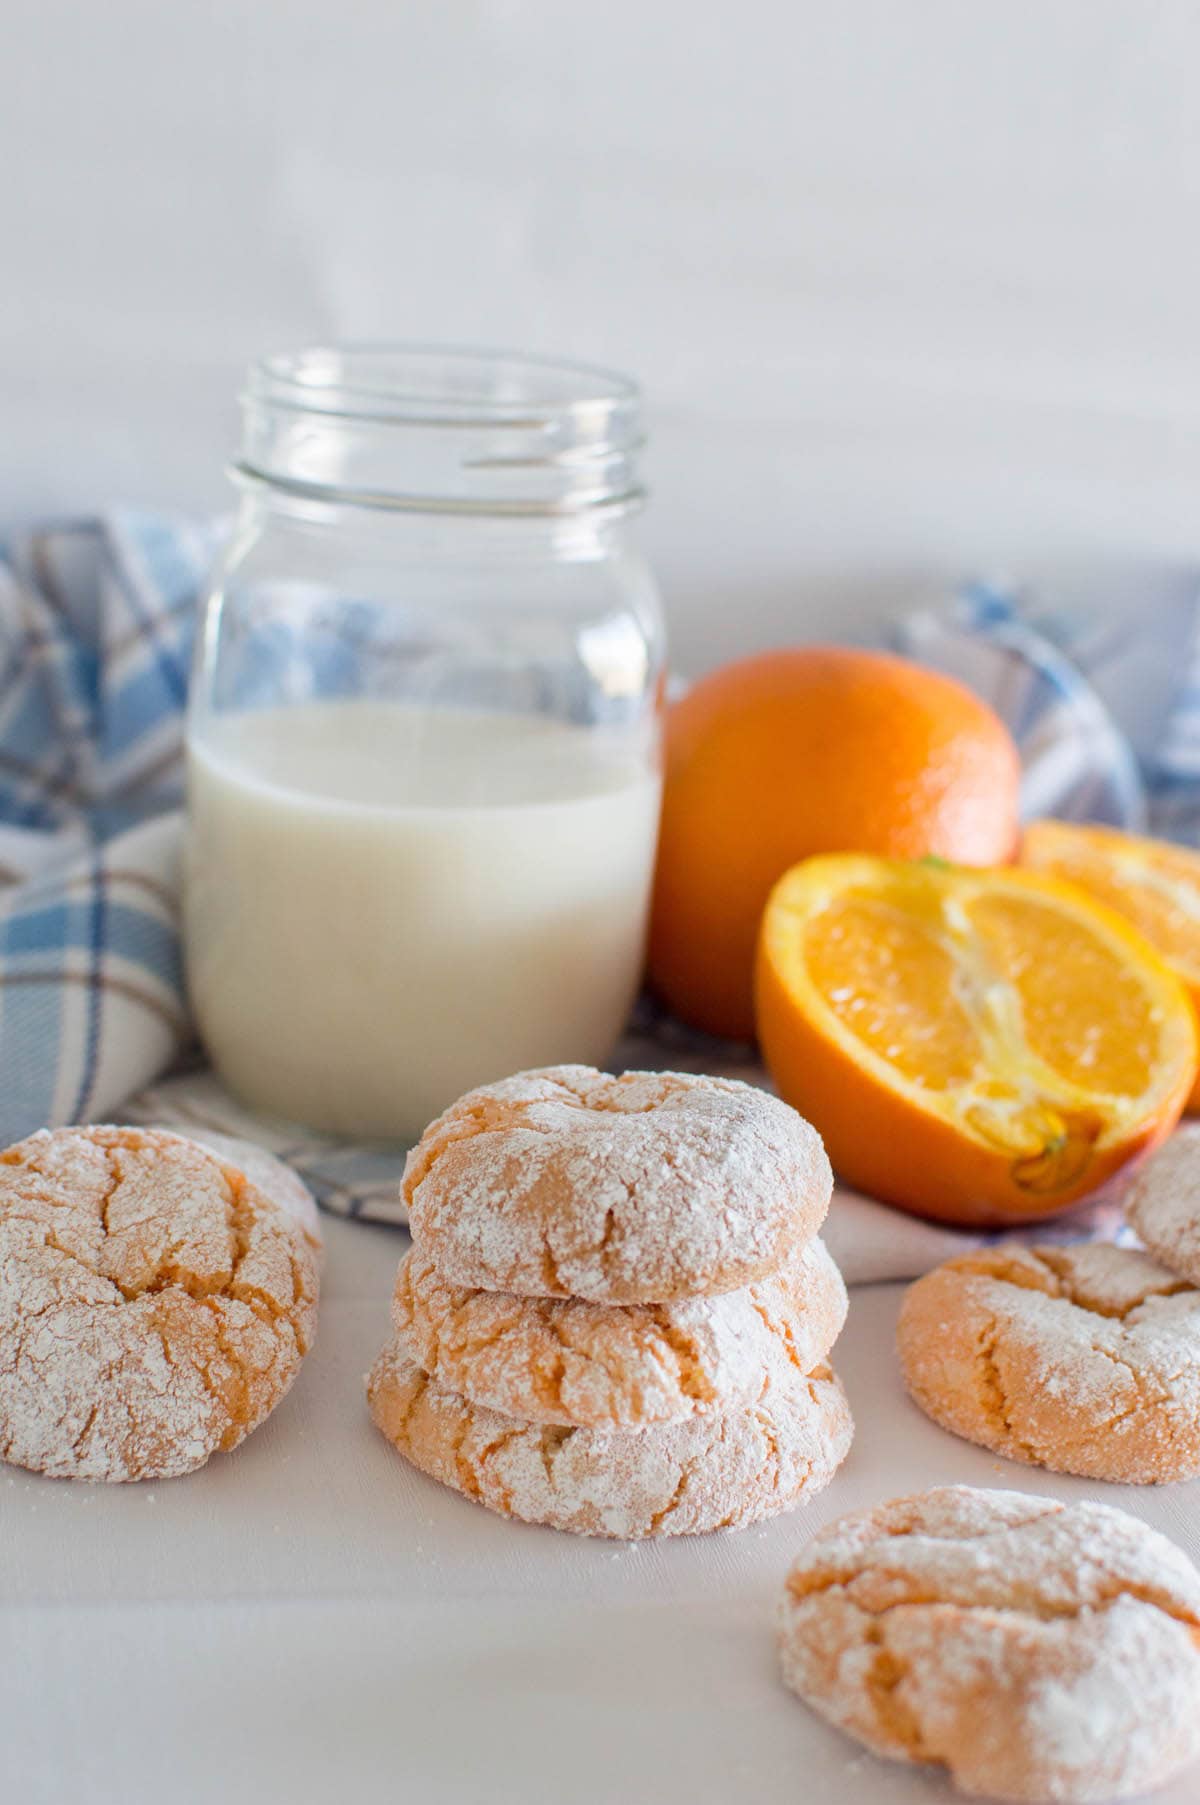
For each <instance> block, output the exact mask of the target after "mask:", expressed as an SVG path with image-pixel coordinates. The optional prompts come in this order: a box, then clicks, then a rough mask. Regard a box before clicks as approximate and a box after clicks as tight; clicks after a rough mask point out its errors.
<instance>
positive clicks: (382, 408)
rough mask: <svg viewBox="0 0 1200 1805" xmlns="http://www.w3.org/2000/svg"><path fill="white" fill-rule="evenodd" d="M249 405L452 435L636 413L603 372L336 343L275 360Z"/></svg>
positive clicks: (571, 364) (459, 352)
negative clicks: (258, 402)
mask: <svg viewBox="0 0 1200 1805" xmlns="http://www.w3.org/2000/svg"><path fill="white" fill-rule="evenodd" d="M249 389H250V393H251V395H253V396H254V397H256V398H259V399H268V398H269V399H270V400H271V402H272V403H273V405H275V406H278V407H287V406H291V407H295V408H299V409H301V410H303V411H304V412H306V413H322V414H333V415H336V416H338V417H340V418H343V419H350V420H370V421H372V422H373V423H375V424H380V425H382V424H384V423H386V422H387V421H389V420H390V421H395V422H396V423H397V424H399V425H407V424H412V423H419V424H422V425H436V424H438V423H439V422H444V423H445V424H446V425H452V426H470V425H475V424H478V425H480V426H488V425H497V424H504V425H519V424H523V423H529V424H534V423H539V424H543V423H545V422H546V420H547V419H548V418H550V417H552V416H555V415H559V414H566V413H571V412H573V411H575V410H576V409H587V410H588V411H589V412H590V411H592V410H603V409H615V408H621V409H627V408H630V407H633V408H635V409H636V408H637V407H638V406H639V405H640V402H641V390H640V389H639V387H638V384H637V383H636V382H635V381H634V380H633V379H632V377H629V376H624V375H622V374H621V373H620V372H619V371H617V370H611V369H608V368H605V367H604V366H602V365H599V364H591V363H579V362H576V361H574V360H572V359H565V358H557V357H541V356H536V355H531V354H529V353H527V352H523V351H510V350H505V349H501V348H491V347H488V346H481V345H480V346H474V345H464V346H460V345H437V344H428V343H415V342H414V343H407V342H403V341H400V342H391V341H388V340H370V339H364V340H342V341H336V340H335V341H331V342H329V343H324V344H312V345H305V346H302V347H301V348H300V349H299V350H296V351H279V352H272V353H270V354H268V355H267V356H265V357H260V358H257V359H255V361H254V362H253V363H252V364H251V366H250V371H249Z"/></svg>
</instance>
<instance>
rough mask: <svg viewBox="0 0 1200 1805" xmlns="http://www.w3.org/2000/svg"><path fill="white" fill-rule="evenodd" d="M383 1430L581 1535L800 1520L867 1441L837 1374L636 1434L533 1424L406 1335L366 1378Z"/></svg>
mask: <svg viewBox="0 0 1200 1805" xmlns="http://www.w3.org/2000/svg"><path fill="white" fill-rule="evenodd" d="M367 1398H368V1403H369V1405H370V1410H371V1416H372V1418H373V1419H374V1422H375V1424H376V1426H377V1428H378V1429H379V1430H380V1431H381V1432H382V1434H383V1435H384V1436H385V1437H386V1438H387V1440H388V1441H390V1442H391V1443H392V1445H393V1446H394V1447H395V1448H397V1449H398V1450H399V1452H400V1453H401V1454H403V1455H404V1456H405V1457H406V1458H407V1459H408V1460H410V1461H411V1462H412V1464H413V1465H414V1466H416V1467H419V1468H420V1470H421V1471H422V1472H423V1473H426V1474H428V1475H429V1477H430V1478H431V1479H436V1480H438V1481H439V1482H440V1483H441V1484H442V1485H446V1486H450V1487H451V1488H452V1489H453V1490H455V1491H458V1492H461V1493H462V1494H463V1496H464V1497H466V1498H471V1499H474V1501H475V1502H476V1503H478V1504H483V1505H485V1506H486V1507H487V1508H488V1509H489V1510H493V1511H496V1512H497V1513H498V1514H499V1515H501V1516H505V1517H520V1518H521V1519H522V1520H523V1521H525V1522H526V1523H543V1524H547V1525H549V1526H550V1527H551V1528H553V1529H564V1530H569V1531H571V1532H572V1533H573V1534H576V1535H593V1536H613V1537H617V1538H619V1539H621V1540H634V1539H637V1538H640V1537H644V1536H670V1535H700V1534H703V1533H705V1532H706V1531H708V1530H713V1529H735V1528H740V1527H742V1526H743V1525H744V1524H747V1523H756V1522H759V1521H761V1520H762V1519H763V1518H765V1517H772V1516H776V1515H778V1514H779V1513H780V1512H781V1511H785V1510H793V1509H794V1508H795V1507H796V1506H797V1505H799V1504H801V1503H802V1502H803V1501H804V1500H805V1499H806V1498H808V1497H811V1496H812V1495H813V1494H814V1493H816V1492H818V1491H820V1490H821V1489H822V1487H823V1486H825V1485H827V1484H828V1483H829V1481H830V1479H832V1477H833V1475H834V1473H835V1472H836V1471H837V1469H838V1467H839V1466H840V1465H841V1463H842V1461H843V1460H844V1459H845V1457H846V1454H847V1452H848V1451H849V1447H850V1442H851V1439H852V1437H853V1433H854V1425H853V1422H852V1421H851V1417H850V1409H849V1405H848V1404H847V1402H846V1396H845V1393H844V1392H843V1390H842V1387H841V1384H840V1382H839V1381H838V1380H837V1379H836V1378H835V1377H834V1375H833V1373H832V1372H831V1371H830V1369H829V1368H828V1367H822V1368H818V1369H817V1371H816V1372H815V1373H813V1374H811V1375H808V1376H806V1377H802V1376H800V1375H796V1376H794V1377H787V1376H783V1375H780V1376H779V1377H778V1378H777V1379H775V1380H774V1381H773V1382H772V1384H771V1386H770V1388H769V1389H768V1391H767V1392H766V1393H765V1394H764V1396H763V1397H762V1398H761V1399H760V1400H759V1401H758V1402H757V1403H756V1404H753V1405H750V1406H747V1407H745V1408H743V1409H740V1410H733V1411H728V1412H720V1413H717V1414H714V1415H709V1416H700V1417H692V1418H691V1419H689V1420H688V1421H687V1422H683V1423H669V1424H658V1425H652V1426H651V1427H649V1428H646V1429H640V1430H637V1431H635V1432H633V1433H630V1432H628V1431H624V1430H609V1429H565V1428H562V1427H555V1426H552V1425H549V1424H538V1423H528V1422H522V1421H520V1420H519V1419H518V1418H515V1417H511V1416H506V1415H502V1414H501V1413H500V1412H499V1411H496V1410H487V1409H484V1408H482V1407H481V1406H479V1405H476V1404H471V1403H469V1402H468V1400H467V1399H466V1398H464V1397H462V1396H461V1394H459V1393H458V1392H454V1391H449V1390H447V1389H446V1388H445V1387H444V1386H441V1385H438V1384H437V1383H435V1381H433V1380H432V1379H430V1378H428V1377H427V1375H426V1374H425V1373H423V1372H422V1371H421V1369H420V1367H419V1366H418V1365H417V1363H416V1360H415V1359H414V1358H413V1353H412V1348H411V1345H410V1344H409V1343H408V1341H407V1340H406V1338H405V1337H404V1336H403V1335H399V1336H397V1337H396V1338H395V1339H394V1340H393V1341H392V1342H391V1343H389V1345H388V1346H387V1347H385V1348H384V1350H383V1352H382V1353H381V1354H380V1356H379V1358H378V1360H377V1361H376V1362H375V1365H374V1367H373V1368H372V1370H371V1372H370V1374H369V1376H368V1379H367Z"/></svg>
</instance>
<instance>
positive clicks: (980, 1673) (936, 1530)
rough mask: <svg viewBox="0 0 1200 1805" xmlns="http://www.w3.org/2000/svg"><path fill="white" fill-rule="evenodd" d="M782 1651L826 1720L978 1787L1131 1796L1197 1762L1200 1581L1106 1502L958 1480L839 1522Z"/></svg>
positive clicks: (828, 1534) (786, 1626)
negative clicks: (977, 1486)
mask: <svg viewBox="0 0 1200 1805" xmlns="http://www.w3.org/2000/svg"><path fill="white" fill-rule="evenodd" d="M779 1647H780V1653H781V1656H782V1661H783V1675H784V1679H785V1680H786V1682H787V1684H788V1685H789V1686H790V1687H791V1688H792V1690H793V1691H794V1692H796V1693H798V1694H799V1696H800V1697H801V1698H802V1699H803V1700H804V1701H805V1703H806V1704H808V1705H811V1706H812V1708H813V1709H814V1710H815V1711H818V1712H820V1714H821V1716H822V1717H825V1718H828V1719H829V1721H830V1722H831V1723H833V1724H836V1725H837V1727H838V1729H840V1730H843V1731H845V1733H846V1734H847V1735H849V1736H853V1737H856V1738H857V1739H858V1740H859V1741H860V1742H863V1743H865V1744H866V1745H867V1747H868V1748H870V1749H873V1750H874V1751H875V1753H876V1754H878V1755H886V1756H890V1757H891V1758H892V1759H893V1760H897V1761H914V1762H936V1763H940V1764H941V1765H942V1766H944V1767H946V1768H947V1769H949V1772H950V1775H951V1777H952V1778H953V1780H954V1782H955V1784H956V1785H957V1786H959V1787H960V1788H961V1789H962V1790H963V1791H964V1792H967V1793H970V1794H972V1795H975V1796H979V1797H984V1798H992V1799H1014V1800H1025V1801H1030V1802H1036V1801H1046V1802H1047V1805H1049V1802H1051V1801H1055V1802H1057V1805H1072V1802H1074V1805H1083V1802H1085V1801H1089V1800H1101V1799H1125V1798H1129V1797H1130V1796H1132V1795H1133V1794H1135V1793H1141V1792H1143V1791H1145V1790H1147V1789H1149V1788H1152V1787H1156V1786H1160V1785H1162V1784H1163V1783H1164V1782H1165V1781H1167V1780H1169V1779H1170V1778H1171V1776H1172V1775H1173V1774H1175V1773H1177V1772H1178V1771H1179V1770H1180V1769H1181V1768H1184V1767H1186V1766H1187V1765H1188V1764H1189V1763H1190V1762H1192V1761H1195V1760H1197V1759H1198V1758H1200V1575H1198V1574H1197V1572H1196V1569H1195V1568H1194V1567H1193V1565H1192V1563H1191V1562H1190V1561H1189V1560H1188V1559H1187V1557H1186V1555H1184V1554H1183V1553H1182V1551H1181V1550H1180V1549H1178V1548H1176V1547H1175V1545H1174V1544H1173V1543H1172V1542H1169V1541H1168V1540H1167V1539H1166V1537H1165V1536H1161V1535H1158V1534H1157V1533H1156V1532H1155V1531H1154V1530H1152V1529H1148V1528H1147V1527H1146V1525H1145V1524H1144V1523H1139V1522H1138V1521H1137V1520H1136V1519H1135V1518H1133V1517H1129V1516H1126V1515H1125V1514H1124V1513H1123V1512H1121V1511H1116V1510H1111V1509H1109V1508H1108V1507H1107V1506H1105V1505H1101V1504H1082V1503H1081V1504H1070V1505H1063V1504H1059V1503H1056V1502H1055V1501H1054V1500H1053V1499H1050V1498H1031V1497H1026V1496H1024V1495H1022V1494H1021V1493H1019V1492H990V1491H974V1490H972V1489H970V1488H969V1487H966V1486H961V1487H952V1488H949V1489H947V1490H942V1491H932V1492H926V1493H925V1494H924V1495H923V1496H920V1497H915V1498H898V1499H895V1500H893V1501H892V1502H891V1503H889V1504H883V1505H880V1506H878V1507H877V1508H876V1509H874V1510H865V1511H858V1512H855V1513H853V1514H852V1515H850V1516H846V1517H842V1518H840V1519H839V1520H838V1521H837V1522H834V1523H831V1524H830V1525H829V1526H828V1527H827V1528H825V1529H822V1530H820V1531H819V1532H818V1533H817V1534H816V1535H815V1536H814V1537H813V1539H812V1541H811V1542H809V1544H808V1546H807V1547H806V1548H805V1550H804V1552H803V1554H802V1555H801V1556H800V1558H799V1560H798V1561H797V1562H796V1564H795V1565H794V1567H793V1568H792V1570H791V1573H790V1574H789V1575H788V1581H787V1588H786V1591H785V1593H784V1597H783V1601H782V1604H781V1607H780V1613H779Z"/></svg>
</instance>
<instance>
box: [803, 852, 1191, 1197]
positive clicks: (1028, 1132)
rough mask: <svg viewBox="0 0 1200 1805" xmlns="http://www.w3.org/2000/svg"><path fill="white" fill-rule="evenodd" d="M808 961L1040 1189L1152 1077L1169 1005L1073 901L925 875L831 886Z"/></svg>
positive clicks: (844, 1008)
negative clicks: (1070, 905)
mask: <svg viewBox="0 0 1200 1805" xmlns="http://www.w3.org/2000/svg"><path fill="white" fill-rule="evenodd" d="M803 960H804V963H805V965H806V967H807V971H808V976H809V979H810V981H811V983H812V985H813V987H814V988H815V990H816V991H817V992H818V993H819V994H820V996H821V998H822V1000H823V1001H824V1003H825V1005H826V1006H827V1007H828V1008H829V1009H830V1010H831V1012H832V1013H833V1014H834V1015H835V1016H836V1018H837V1020H838V1021H839V1022H840V1023H841V1025H842V1027H843V1028H844V1029H845V1030H846V1031H847V1032H848V1033H849V1034H851V1035H853V1036H854V1038H855V1039H856V1040H857V1041H859V1042H861V1043H862V1045H863V1046H864V1047H865V1048H867V1049H868V1050H869V1051H870V1052H871V1053H873V1054H874V1055H875V1056H876V1057H877V1058H879V1059H881V1060H883V1061H885V1063H886V1064H887V1065H888V1066H889V1067H890V1068H891V1069H892V1070H893V1071H894V1072H895V1073H896V1074H897V1076H898V1077H899V1078H900V1079H901V1080H903V1081H905V1082H906V1083H907V1084H908V1085H911V1086H912V1087H914V1088H915V1089H918V1090H920V1091H922V1092H924V1093H926V1094H930V1093H933V1094H937V1095H939V1096H940V1097H941V1099H942V1103H941V1107H942V1108H944V1109H947V1110H949V1111H950V1112H952V1113H953V1114H955V1115H957V1116H958V1117H959V1119H960V1121H961V1123H962V1125H963V1127H964V1129H965V1130H966V1131H967V1132H969V1133H970V1134H972V1135H974V1136H976V1137H977V1138H978V1139H980V1140H982V1141H983V1142H985V1143H986V1144H987V1145H989V1146H991V1147H993V1148H995V1149H996V1150H997V1151H1002V1152H1003V1153H1005V1154H1006V1155H1007V1156H1009V1157H1011V1158H1012V1159H1013V1160H1014V1161H1015V1162H1017V1163H1016V1165H1015V1166H1014V1177H1015V1179H1016V1181H1017V1182H1018V1183H1020V1184H1023V1185H1025V1186H1027V1187H1028V1188H1029V1189H1031V1190H1039V1189H1042V1188H1044V1187H1046V1186H1056V1185H1061V1184H1063V1183H1065V1182H1068V1181H1069V1179H1070V1177H1071V1175H1072V1174H1073V1173H1074V1172H1075V1171H1077V1170H1079V1169H1081V1168H1082V1166H1083V1165H1084V1164H1086V1161H1087V1159H1088V1158H1089V1157H1090V1151H1091V1149H1092V1147H1093V1146H1094V1144H1095V1143H1096V1141H1097V1140H1098V1139H1099V1138H1100V1137H1101V1136H1102V1135H1104V1134H1105V1133H1106V1131H1108V1130H1109V1129H1110V1127H1114V1126H1116V1125H1117V1124H1118V1123H1119V1122H1120V1121H1121V1120H1122V1119H1123V1118H1125V1117H1126V1116H1127V1115H1128V1114H1129V1107H1130V1106H1132V1107H1133V1108H1134V1109H1136V1107H1137V1105H1138V1103H1139V1100H1140V1099H1141V1098H1142V1097H1143V1096H1144V1095H1145V1093H1146V1092H1147V1090H1148V1089H1149V1088H1152V1086H1153V1083H1154V1079H1155V1073H1156V1069H1157V1063H1158V1060H1159V1057H1160V1050H1161V1047H1162V1043H1163V1019H1162V1018H1163V1011H1162V1008H1161V1006H1160V1004H1159V1002H1158V1001H1156V999H1155V996H1154V994H1153V993H1152V992H1148V991H1147V987H1146V982H1145V977H1144V974H1143V973H1142V972H1141V971H1139V969H1138V968H1137V967H1136V966H1135V965H1131V963H1130V961H1129V956H1128V951H1127V949H1125V948H1124V947H1115V946H1113V945H1112V944H1110V943H1109V941H1108V940H1107V939H1105V938H1104V937H1102V935H1101V934H1099V933H1097V932H1094V931H1093V930H1092V927H1091V926H1090V925H1089V923H1088V921H1087V920H1086V918H1085V919H1081V918H1080V916H1079V915H1078V914H1076V913H1074V912H1064V910H1063V908H1062V906H1061V904H1058V903H1047V902H1043V901H1042V900H1040V899H1038V898H1036V897H1026V896H1020V895H1013V894H1011V893H1006V891H1005V890H1004V889H1003V888H999V887H998V888H997V889H995V890H994V891H992V892H990V893H989V892H988V890H987V889H986V887H985V888H983V889H982V890H981V891H979V892H978V893H976V894H972V893H971V889H970V888H967V889H965V890H964V892H963V894H961V895H958V894H956V892H955V890H954V889H953V888H952V887H950V886H947V885H945V884H943V883H936V882H930V881H928V879H926V881H925V882H922V881H921V878H920V876H919V875H917V874H914V876H913V877H911V878H907V879H903V878H902V879H901V880H900V882H899V884H898V885H896V886H894V887H893V889H892V892H891V894H890V895H889V893H888V889H887V887H886V886H882V887H880V888H879V889H877V890H876V891H875V892H874V893H865V892H863V891H858V892H855V891H849V892H847V893H845V894H843V895H838V896H834V897H832V898H831V899H830V900H829V902H828V904H827V905H826V906H825V907H823V908H821V909H819V910H817V911H816V912H815V913H814V914H813V915H812V916H811V917H810V918H809V921H808V924H807V928H806V931H805V933H804V937H803ZM1098 1005H1099V1006H1098ZM931 1100H932V1099H931ZM1123 1104H1124V1105H1126V1107H1122V1105H1123Z"/></svg>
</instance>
